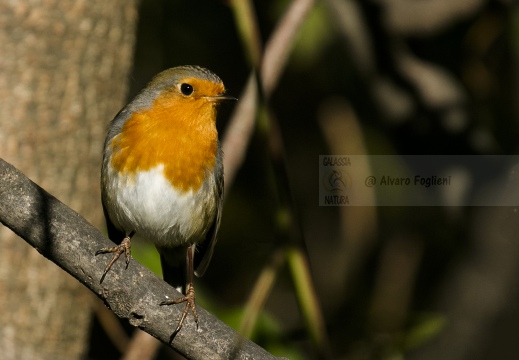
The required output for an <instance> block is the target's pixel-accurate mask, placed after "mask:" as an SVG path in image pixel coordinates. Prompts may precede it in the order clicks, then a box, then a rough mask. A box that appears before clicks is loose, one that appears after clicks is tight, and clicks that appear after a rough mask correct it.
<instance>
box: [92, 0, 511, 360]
mask: <svg viewBox="0 0 519 360" xmlns="http://www.w3.org/2000/svg"><path fill="white" fill-rule="evenodd" d="M398 3H401V5H399V4H398ZM288 4H289V2H287V1H256V2H255V3H254V6H255V11H256V16H257V20H258V23H259V26H260V31H261V36H262V39H263V42H265V41H266V39H268V38H269V36H270V34H272V31H273V29H274V28H275V26H276V24H277V22H278V21H279V19H280V17H281V15H282V14H283V12H284V10H285V9H286V6H287V5H288ZM346 6H347V9H346V10H347V11H345V12H341V11H339V9H343V8H344V7H346ZM354 10H355V11H356V12H355V11H354ZM139 17H140V20H139V27H138V35H137V44H136V50H135V64H134V70H133V75H132V78H131V79H130V81H131V90H130V94H129V97H128V98H129V99H130V98H131V97H132V96H134V95H135V94H136V92H137V91H139V90H140V89H141V88H142V87H143V86H145V84H146V82H147V81H149V79H150V78H151V77H152V76H153V75H154V74H156V73H158V72H159V71H161V70H163V69H165V68H168V67H173V66H177V65H185V64H196V65H200V66H204V67H207V68H209V69H211V70H212V71H214V72H215V73H216V74H218V75H219V76H220V77H221V78H222V79H223V81H224V83H225V85H226V87H227V89H228V93H230V94H232V95H234V96H237V97H240V95H241V92H242V89H243V88H244V85H245V83H246V80H247V78H248V75H249V72H250V70H251V67H250V65H249V64H248V61H247V57H246V56H245V55H244V49H243V47H242V45H241V41H240V36H239V34H238V33H237V30H236V25H235V21H234V17H233V13H232V11H231V9H230V7H229V6H228V5H227V4H226V3H225V2H224V1H196V2H194V1H190V2H188V1H183V2H182V1H167V0H147V1H142V3H141V6H140V12H139ZM518 55H519V8H518V7H517V5H515V4H513V3H512V2H511V1H510V2H509V1H504V0H503V1H480V2H478V1H461V0H459V1H454V2H449V1H431V0H429V1H401V2H397V1H343V2H341V1H323V2H317V4H316V5H315V8H314V10H313V11H312V12H311V14H310V16H309V17H308V19H307V20H306V22H305V24H304V27H303V30H302V33H301V35H300V37H299V38H298V40H297V43H296V44H295V46H294V49H293V53H292V56H291V58H290V61H289V63H288V65H287V67H286V69H285V70H284V72H283V75H282V78H281V81H280V83H279V86H278V87H277V88H276V90H275V91H274V93H273V95H272V96H271V98H270V101H269V108H270V110H271V114H272V115H273V118H274V119H276V121H277V122H278V124H279V126H280V132H281V135H282V139H283V143H284V152H285V160H286V162H285V164H286V173H287V174H288V180H289V185H290V190H289V192H290V194H288V195H290V196H292V199H293V202H294V204H295V208H296V211H297V219H298V222H299V224H300V227H301V229H302V234H303V236H304V245H305V251H306V252H307V254H308V258H309V263H310V268H311V270H312V276H313V280H314V282H315V287H316V291H317V295H318V298H319V301H320V304H321V307H322V311H323V315H324V317H325V322H326V327H327V332H328V336H329V338H330V345H331V350H332V354H333V358H337V359H389V358H392V359H401V358H410V359H513V358H515V355H516V354H517V353H519V345H518V344H519V341H518V340H519V328H518V326H517V324H518V322H519V307H518V305H517V304H518V303H519V301H518V300H519V298H518V293H517V291H516V288H517V284H518V280H517V275H519V267H518V262H519V245H518V241H517V236H516V234H517V231H516V230H517V229H516V227H517V225H516V224H519V223H518V222H517V220H519V219H516V216H515V215H514V214H515V209H514V208H505V207H473V206H457V207H447V206H443V207H442V206H436V207H372V208H365V207H347V208H339V207H320V206H319V203H318V193H319V187H320V183H319V174H318V171H319V161H318V159H319V155H324V154H337V153H336V152H334V151H336V150H337V149H345V150H349V151H350V152H351V153H352V154H353V153H356V154H392V155H398V154H402V155H426V154H436V155H440V154H441V155H450V154H456V155H482V154H487V155H511V154H516V153H517V143H518V142H517V139H518V119H519V117H518V115H519V106H518V103H519V101H518V100H519V98H518V84H519V77H518V71H517V69H518V64H519V62H518V60H519V59H518ZM232 111H233V106H223V107H222V108H221V109H220V112H219V122H218V128H219V130H220V134H224V133H225V129H226V126H227V121H228V119H229V117H230V114H231V112H232ZM330 119H334V120H335V122H330V121H329V120H330ZM333 124H336V125H333ZM337 124H338V125H337ZM334 126H335V127H334ZM326 129H328V130H326ZM327 131H331V133H335V140H332V139H331V138H330V136H327V135H326V134H328V133H327ZM337 139H338V140H337ZM341 139H344V140H343V141H344V143H341V142H340V140H341ZM264 140H265V139H264V138H262V136H260V135H258V134H256V135H255V136H254V138H253V139H252V141H251V145H250V147H249V149H248V153H247V157H246V161H245V164H244V165H243V167H242V168H241V169H240V171H239V173H238V176H237V178H236V181H235V183H234V184H233V186H232V188H231V189H230V192H229V193H228V194H227V199H226V203H225V209H224V215H223V222H222V227H221V233H220V237H219V243H218V246H217V248H216V251H215V255H214V258H213V260H212V263H211V266H210V268H209V270H208V272H207V274H206V275H205V276H204V278H202V279H199V280H197V291H198V292H197V295H198V297H197V300H198V301H199V303H200V304H202V305H203V306H205V307H207V308H209V309H210V310H212V311H214V312H215V313H216V314H217V316H219V317H220V318H221V319H222V320H224V321H226V322H228V323H229V324H231V325H233V326H237V325H238V324H239V321H240V315H241V311H242V310H243V306H244V303H245V302H246V301H247V298H248V296H249V294H250V292H251V289H252V287H253V284H254V282H255V280H256V278H257V277H258V274H259V272H260V271H261V269H262V268H263V267H264V266H265V265H266V264H267V263H268V262H269V261H270V259H271V257H272V255H273V253H275V251H276V250H277V249H279V248H280V247H281V246H283V245H284V244H285V243H284V242H283V241H280V240H279V237H278V235H277V231H276V222H275V213H276V211H277V206H278V203H277V200H276V199H277V196H276V195H275V194H276V191H284V190H280V189H279V188H278V189H277V190H276V189H275V186H273V183H274V182H273V181H272V179H271V174H272V173H271V169H269V167H270V162H269V152H268V150H267V147H266V146H265V141H264ZM334 141H335V143H333V142H334ZM337 155H341V154H337ZM505 170H506V169H505ZM489 171H492V170H489ZM509 175H511V172H509V171H504V177H503V178H502V179H501V180H503V181H505V180H507V179H508V177H509ZM469 178H470V173H469ZM513 180H514V178H513V176H512V183H509V184H511V185H508V186H509V187H507V186H506V182H503V183H502V184H505V185H502V186H501V187H499V188H498V190H497V193H496V194H499V196H505V197H506V196H513V189H514V187H513V184H514V182H513ZM469 191H470V189H469ZM476 195H477V194H476ZM496 196H498V195H496ZM464 205H468V203H465V204H464ZM141 251H142V254H144V255H139V253H138V252H139V250H134V255H135V257H137V258H139V257H140V261H143V262H148V266H150V267H152V268H155V269H156V270H158V264H156V263H155V264H154V263H153V260H147V256H148V254H149V253H152V251H149V250H146V249H143V250H141ZM93 333H94V334H95V337H94V338H93V340H92V341H93V342H96V343H97V344H99V341H101V340H100V339H99V337H101V336H103V335H102V334H103V332H102V330H100V329H99V328H98V324H97V323H96V324H95V325H94V328H93ZM253 340H254V341H256V342H258V343H259V344H260V345H262V346H264V347H266V348H267V349H268V350H270V351H273V352H274V353H275V354H276V355H279V356H286V357H289V358H291V359H299V358H300V359H306V358H314V357H317V355H315V352H314V351H313V350H312V345H311V342H310V341H309V337H308V332H307V329H306V327H305V324H304V322H303V319H302V316H301V313H300V311H299V306H298V299H297V297H296V295H295V291H294V286H293V281H292V277H291V275H290V272H289V271H288V269H287V267H286V266H282V267H281V270H280V272H279V274H278V278H277V280H276V284H275V287H274V290H273V292H272V294H271V295H270V297H269V299H268V301H267V304H266V309H265V311H264V314H263V315H262V317H261V320H260V324H259V325H258V329H257V331H256V332H255V334H254V338H253ZM96 348H99V347H98V346H97V347H96ZM98 352H99V350H96V349H95V348H93V349H92V350H91V353H90V357H92V358H101V357H102V354H100V353H98ZM103 354H104V355H108V356H110V354H111V355H112V356H114V357H116V356H117V352H115V350H110V348H109V347H106V348H105V350H104V351H103ZM160 356H162V357H164V358H167V357H168V356H170V354H169V353H168V352H167V351H164V350H163V351H162V353H161V355H160Z"/></svg>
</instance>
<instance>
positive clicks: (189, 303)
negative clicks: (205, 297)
mask: <svg viewBox="0 0 519 360" xmlns="http://www.w3.org/2000/svg"><path fill="white" fill-rule="evenodd" d="M194 251H195V246H194V245H192V246H190V247H188V248H187V279H186V282H187V288H186V294H185V296H184V297H181V298H179V299H173V300H165V301H163V302H161V303H160V305H173V304H181V303H183V302H185V303H186V305H185V306H184V311H182V316H181V317H180V320H179V322H178V325H177V328H176V329H175V331H174V332H173V334H172V335H171V339H173V338H174V337H175V335H177V334H178V332H179V331H180V329H182V326H183V325H184V320H185V319H186V316H187V314H188V313H189V310H191V312H192V313H193V317H194V318H195V323H196V327H197V328H198V314H197V312H196V305H195V287H194V286H193V273H194V264H193V257H194Z"/></svg>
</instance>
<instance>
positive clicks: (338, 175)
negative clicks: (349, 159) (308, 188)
mask: <svg viewBox="0 0 519 360" xmlns="http://www.w3.org/2000/svg"><path fill="white" fill-rule="evenodd" d="M322 183H323V187H324V188H325V189H326V191H328V192H329V193H330V194H341V193H343V192H344V191H346V190H348V189H350V188H351V177H350V175H349V174H348V173H347V172H346V171H344V170H341V169H330V170H327V171H325V172H324V174H323V178H322Z"/></svg>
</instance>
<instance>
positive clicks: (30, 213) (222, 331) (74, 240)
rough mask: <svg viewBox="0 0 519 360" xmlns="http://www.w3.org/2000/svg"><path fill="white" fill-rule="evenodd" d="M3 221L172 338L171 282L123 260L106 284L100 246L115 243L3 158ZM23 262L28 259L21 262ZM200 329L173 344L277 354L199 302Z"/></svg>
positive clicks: (214, 351)
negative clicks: (167, 300)
mask: <svg viewBox="0 0 519 360" xmlns="http://www.w3.org/2000/svg"><path fill="white" fill-rule="evenodd" d="M0 222H1V223H2V224H4V225H5V226H7V227H8V228H10V229H11V230H12V231H14V232H15V233H16V234H17V235H19V236H20V237H22V238H23V239H24V240H25V241H27V243H29V244H30V245H31V246H33V247H34V248H36V249H37V250H38V251H39V252H40V253H41V254H42V255H43V256H45V257H46V258H48V259H49V260H51V261H52V262H54V263H56V264H57V265H59V266H60V267H61V268H62V269H63V270H65V271H66V272H68V273H69V274H71V275H72V276H74V277H75V278H76V279H78V280H79V281H80V282H81V283H82V284H84V285H85V286H86V287H88V288H89V289H90V290H91V291H92V292H93V293H94V294H96V295H97V296H98V297H100V298H101V299H102V300H104V302H105V304H106V305H107V306H108V307H109V308H110V309H112V311H113V312H114V313H115V314H116V315H117V316H119V317H121V318H125V319H128V321H129V322H130V324H132V325H133V326H138V327H139V328H141V329H142V330H144V331H146V332H147V333H149V334H151V335H152V336H154V337H156V338H157V339H159V340H161V341H162V342H164V343H169V341H170V336H171V334H172V333H173V330H174V329H175V326H176V324H177V320H178V318H179V317H180V313H181V310H182V307H177V306H159V303H160V302H161V301H163V300H164V299H165V298H166V296H170V297H172V296H175V297H179V296H180V294H179V293H176V290H174V289H173V288H172V287H170V286H169V285H167V284H166V283H165V282H164V281H162V280H161V279H159V278H158V277H157V276H155V275H154V274H153V273H152V272H151V271H150V270H148V269H147V268H145V267H144V266H142V265H141V264H140V263H138V262H137V261H135V260H132V261H131V262H130V265H129V266H128V268H127V269H125V268H124V261H118V262H117V263H116V264H115V265H114V266H113V268H112V270H111V271H110V273H109V274H108V275H107V276H106V278H105V280H104V282H103V283H102V284H100V283H99V279H100V278H101V275H102V273H103V268H104V266H105V265H106V261H107V259H106V257H103V256H97V257H96V256H94V253H95V252H96V250H98V249H100V248H103V247H107V246H110V245H111V242H110V241H109V240H108V239H107V238H106V237H104V236H103V235H102V234H101V233H100V232H99V231H98V230H97V229H96V228H94V227H93V226H92V225H90V224H89V223H88V222H87V221H86V220H85V219H83V218H82V217H81V216H80V215H79V214H77V213H76V212H74V211H73V210H71V209H70V208H68V207H67V206H65V205H64V204H63V203H61V202H60V201H59V200H57V199H56V198H54V197H53V196H52V195H50V194H49V193H47V192H46V191H45V190H43V189H42V188H40V187H39V186H38V185H36V184H35V183H33V182H32V181H31V180H29V179H28V178H27V177H26V176H25V175H23V174H22V173H21V172H20V171H19V170H17V169H16V168H14V167H13V166H12V165H10V164H8V163H6V162H5V161H3V160H2V159H0ZM21 266H23V264H21ZM197 310H198V315H199V319H200V321H199V323H200V325H199V329H198V330H197V329H196V326H195V324H194V322H193V321H187V323H186V324H185V325H184V328H183V329H182V331H181V332H180V333H179V334H178V335H177V336H176V337H175V338H174V339H173V342H172V343H171V346H172V347H173V348H174V349H175V350H177V351H179V352H180V353H181V354H183V355H184V356H186V357H187V358H189V359H274V358H275V357H274V356H272V355H271V354H269V353H267V352H266V351H265V350H264V349H262V348H261V347H259V346H258V345H256V344H254V343H253V342H252V341H250V340H248V339H245V338H243V337H242V336H240V335H239V334H237V333H236V332H235V331H234V330H232V329H231V328H229V327H228V326H227V325H225V324H224V323H222V322H221V321H219V320H218V319H217V318H216V317H214V316H213V315H211V314H209V313H208V312H207V311H205V310H204V309H202V308H201V307H200V306H198V308H197Z"/></svg>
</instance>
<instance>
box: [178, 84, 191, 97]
mask: <svg viewBox="0 0 519 360" xmlns="http://www.w3.org/2000/svg"><path fill="white" fill-rule="evenodd" d="M180 91H181V92H182V94H184V95H186V96H189V95H191V94H192V93H193V87H192V86H191V85H189V84H186V83H184V84H182V85H180Z"/></svg>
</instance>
